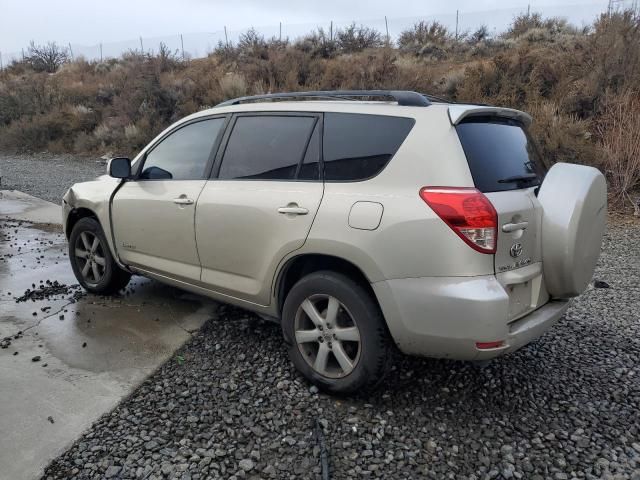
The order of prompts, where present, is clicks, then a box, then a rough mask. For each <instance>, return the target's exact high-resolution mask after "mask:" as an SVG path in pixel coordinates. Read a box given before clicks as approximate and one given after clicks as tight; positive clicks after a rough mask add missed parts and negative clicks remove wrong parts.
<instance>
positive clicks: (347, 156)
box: [322, 113, 415, 181]
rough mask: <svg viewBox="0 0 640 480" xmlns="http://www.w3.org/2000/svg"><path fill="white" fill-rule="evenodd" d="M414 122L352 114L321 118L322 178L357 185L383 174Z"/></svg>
mask: <svg viewBox="0 0 640 480" xmlns="http://www.w3.org/2000/svg"><path fill="white" fill-rule="evenodd" d="M414 123H415V121H414V120H413V119H411V118H402V117H388V116H381V115H361V114H352V113H326V114H325V115H324V136H323V144H322V148H323V155H324V178H325V180H327V181H357V180H365V179H367V178H370V177H374V176H375V175H377V174H378V173H380V172H381V171H382V169H383V168H384V167H385V166H386V165H387V163H389V160H391V158H392V157H393V156H394V155H395V153H396V152H397V151H398V148H400V145H401V144H402V142H404V139H405V138H407V135H408V134H409V132H410V131H411V128H412V127H413V124H414Z"/></svg>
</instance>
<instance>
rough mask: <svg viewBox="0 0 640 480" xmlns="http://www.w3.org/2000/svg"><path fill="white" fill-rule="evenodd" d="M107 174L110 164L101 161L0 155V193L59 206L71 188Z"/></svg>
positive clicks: (83, 158)
mask: <svg viewBox="0 0 640 480" xmlns="http://www.w3.org/2000/svg"><path fill="white" fill-rule="evenodd" d="M106 171H107V167H106V163H105V162H104V160H101V159H99V158H89V157H78V156H72V155H66V156H65V155H50V154H44V153H43V154H39V155H7V154H0V190H2V189H4V190H20V191H22V192H25V193H28V194H30V195H33V196H35V197H39V198H42V199H44V200H48V201H50V202H53V203H56V204H58V203H60V202H61V199H62V195H63V194H64V192H65V191H66V190H67V188H69V187H70V186H71V185H73V184H74V183H76V182H85V181H87V180H92V179H94V178H96V177H98V176H100V175H104V174H106Z"/></svg>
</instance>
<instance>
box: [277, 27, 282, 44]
mask: <svg viewBox="0 0 640 480" xmlns="http://www.w3.org/2000/svg"><path fill="white" fill-rule="evenodd" d="M278 40H279V41H280V42H281V41H282V22H280V36H279V37H278Z"/></svg>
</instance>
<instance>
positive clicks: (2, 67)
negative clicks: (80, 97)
mask: <svg viewBox="0 0 640 480" xmlns="http://www.w3.org/2000/svg"><path fill="white" fill-rule="evenodd" d="M2 70H4V66H3V65H2V52H0V72H1V71H2Z"/></svg>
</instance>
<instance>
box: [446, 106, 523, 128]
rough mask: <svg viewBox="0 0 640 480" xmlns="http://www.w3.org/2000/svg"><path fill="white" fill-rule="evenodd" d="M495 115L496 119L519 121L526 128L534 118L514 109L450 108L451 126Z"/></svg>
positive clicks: (485, 107) (483, 107)
mask: <svg viewBox="0 0 640 480" xmlns="http://www.w3.org/2000/svg"><path fill="white" fill-rule="evenodd" d="M484 115H495V116H496V117H506V118H512V119H514V120H518V121H520V122H522V123H523V124H524V126H525V127H528V126H529V125H531V122H532V120H533V119H532V118H531V115H529V114H528V113H524V112H521V111H520V110H514V109H513V108H500V107H487V106H481V105H451V106H450V107H449V120H451V125H454V126H455V125H458V124H459V123H460V122H461V121H462V120H463V119H465V118H467V117H475V116H484Z"/></svg>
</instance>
